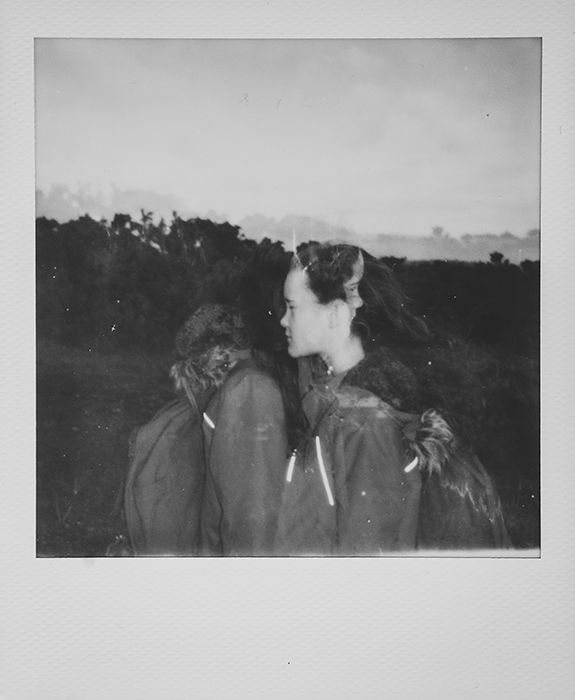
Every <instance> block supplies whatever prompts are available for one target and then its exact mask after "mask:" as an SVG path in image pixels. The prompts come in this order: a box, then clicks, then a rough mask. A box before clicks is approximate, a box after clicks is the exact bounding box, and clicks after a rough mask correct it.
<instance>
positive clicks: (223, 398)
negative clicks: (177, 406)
mask: <svg viewBox="0 0 575 700" xmlns="http://www.w3.org/2000/svg"><path fill="white" fill-rule="evenodd" d="M280 402H281V390H280V387H279V385H278V383H277V382H276V380H275V379H274V378H273V377H272V376H270V374H268V373H267V372H266V371H265V370H262V369H260V368H259V367H258V366H257V365H256V364H255V363H254V362H253V361H252V360H242V361H241V362H239V363H238V364H237V365H236V367H234V369H233V370H232V371H231V372H230V374H229V375H228V376H227V377H226V379H225V381H224V383H223V384H222V385H221V387H220V388H219V389H218V391H217V392H216V394H215V396H214V397H213V399H212V402H211V405H212V407H213V406H214V405H218V406H220V407H222V406H223V405H224V404H232V405H235V406H238V407H239V406H240V405H243V406H244V407H246V409H247V408H249V410H252V411H253V410H257V409H258V407H260V408H262V409H263V408H264V407H266V406H269V404H270V403H273V404H274V406H275V404H279V403H280Z"/></svg>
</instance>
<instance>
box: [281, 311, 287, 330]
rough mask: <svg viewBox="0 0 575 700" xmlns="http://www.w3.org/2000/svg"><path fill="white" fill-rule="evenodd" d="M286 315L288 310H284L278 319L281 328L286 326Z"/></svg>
mask: <svg viewBox="0 0 575 700" xmlns="http://www.w3.org/2000/svg"><path fill="white" fill-rule="evenodd" d="M287 315H288V312H287V311H286V312H285V314H284V315H283V316H282V317H281V319H280V326H281V327H282V328H287V327H288V322H287Z"/></svg>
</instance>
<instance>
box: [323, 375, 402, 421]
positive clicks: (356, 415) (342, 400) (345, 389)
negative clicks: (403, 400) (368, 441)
mask: <svg viewBox="0 0 575 700" xmlns="http://www.w3.org/2000/svg"><path fill="white" fill-rule="evenodd" d="M336 398H337V402H336V405H335V406H334V410H335V412H336V413H337V415H338V417H339V418H340V419H341V420H342V421H343V422H344V423H346V424H347V425H348V427H349V429H350V430H357V429H360V428H361V429H362V430H366V428H367V427H368V426H372V425H377V426H380V425H381V424H382V423H385V424H387V425H399V422H398V416H399V414H398V412H397V411H396V410H395V409H394V407H393V406H391V405H390V404H389V403H387V402H386V401H384V400H383V399H381V398H380V397H379V396H377V395H376V394H374V393H373V392H371V391H369V390H367V389H363V388H362V387H357V386H350V385H345V384H344V385H341V386H340V387H339V388H338V389H337V391H336Z"/></svg>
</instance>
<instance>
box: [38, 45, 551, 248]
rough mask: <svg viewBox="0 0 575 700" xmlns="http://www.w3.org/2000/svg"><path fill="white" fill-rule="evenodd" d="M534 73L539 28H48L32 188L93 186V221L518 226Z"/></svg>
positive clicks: (535, 126)
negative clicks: (119, 34)
mask: <svg viewBox="0 0 575 700" xmlns="http://www.w3.org/2000/svg"><path fill="white" fill-rule="evenodd" d="M540 69H541V44H540V41H539V40H538V39H431V40H407V39H395V40H379V39H378V40H334V39H326V40H245V39H242V40H230V39H225V40H130V39H115V40H98V39H37V40H36V43H35V99H36V110H35V119H36V187H37V188H38V189H40V190H42V192H43V193H44V194H48V192H49V191H50V189H51V188H53V187H54V186H57V185H62V186H64V187H66V188H67V189H68V190H70V191H72V192H78V191H89V192H91V193H93V195H94V196H93V198H92V199H93V200H95V201H100V202H101V203H102V207H101V211H97V209H98V206H97V205H94V207H93V208H94V211H93V212H88V213H90V214H92V215H94V216H95V217H99V216H100V215H103V214H105V213H106V212H105V211H104V210H105V206H104V203H105V202H108V203H109V202H110V201H112V199H113V202H114V206H115V208H116V209H119V208H120V207H121V206H124V207H125V208H128V207H129V208H131V209H132V210H133V209H134V208H135V209H136V211H137V210H138V209H139V208H140V206H141V207H143V208H146V209H151V210H153V211H155V213H157V214H164V213H165V212H164V211H161V210H162V208H163V209H166V210H170V211H171V208H177V209H178V210H179V211H181V212H184V213H185V212H186V211H193V212H194V213H196V214H198V215H206V213H207V212H210V213H212V214H213V215H214V217H215V215H216V214H217V215H218V216H219V218H223V219H227V220H228V221H230V222H231V223H234V224H239V223H240V222H241V220H242V219H243V218H244V217H246V216H251V215H254V214H260V215H263V216H266V217H273V218H275V219H278V220H279V219H281V218H282V217H285V216H290V215H296V216H308V217H314V218H318V219H321V220H323V221H326V222H328V223H329V224H331V225H334V226H342V227H345V228H347V229H349V230H351V231H355V232H357V233H360V234H380V233H390V234H400V235H413V236H425V235H429V234H430V233H431V230H432V228H433V227H434V226H441V227H443V229H444V230H445V231H446V232H448V233H449V234H451V235H452V236H460V235H462V234H465V233H469V234H479V233H494V234H500V233H503V232H504V231H509V232H511V233H513V234H514V235H517V236H524V235H525V234H526V233H527V232H528V231H529V230H531V229H534V228H538V227H539V197H540V117H541V110H540V89H541V70H540ZM141 200H142V201H141ZM38 213H39V214H42V212H38Z"/></svg>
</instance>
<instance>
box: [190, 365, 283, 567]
mask: <svg viewBox="0 0 575 700" xmlns="http://www.w3.org/2000/svg"><path fill="white" fill-rule="evenodd" d="M203 418H204V420H203V430H204V444H205V464H206V485H205V491H204V498H203V501H202V511H201V533H202V548H203V553H204V554H206V555H223V556H262V555H269V554H271V553H272V545H273V538H274V534H275V530H276V522H277V514H278V510H279V504H280V497H281V491H282V485H283V478H284V465H285V463H286V459H287V449H288V448H287V437H286V426H285V413H284V408H283V401H282V395H281V392H280V389H279V387H278V385H277V383H276V381H275V380H274V379H273V378H272V377H271V376H270V375H269V374H267V373H266V372H264V371H262V370H260V369H259V368H258V367H257V366H256V365H255V363H254V362H253V361H252V360H251V359H250V360H243V361H241V362H240V363H238V365H237V366H236V367H235V368H234V370H232V372H231V373H230V374H229V375H228V377H227V378H226V380H225V381H224V383H223V384H222V386H221V387H220V388H219V389H218V391H217V392H216V394H215V396H214V397H213V398H212V399H211V401H210V402H209V403H208V405H207V407H206V409H205V412H204V416H203Z"/></svg>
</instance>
